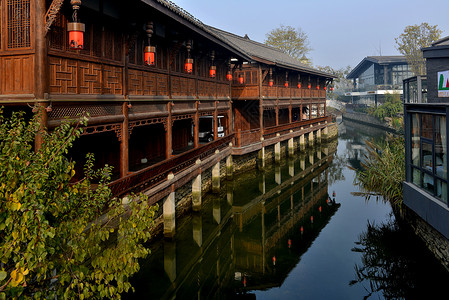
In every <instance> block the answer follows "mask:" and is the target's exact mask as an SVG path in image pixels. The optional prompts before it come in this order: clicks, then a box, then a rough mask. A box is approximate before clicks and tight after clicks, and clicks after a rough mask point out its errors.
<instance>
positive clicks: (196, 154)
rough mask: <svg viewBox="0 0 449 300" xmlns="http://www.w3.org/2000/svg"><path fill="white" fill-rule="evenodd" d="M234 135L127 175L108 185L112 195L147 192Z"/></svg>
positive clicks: (210, 152) (211, 151)
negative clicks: (169, 175)
mask: <svg viewBox="0 0 449 300" xmlns="http://www.w3.org/2000/svg"><path fill="white" fill-rule="evenodd" d="M233 138H234V134H230V135H228V136H226V137H223V138H221V139H218V140H216V141H213V142H211V143H208V144H206V145H203V146H200V147H198V148H195V149H192V150H190V151H187V152H184V153H182V154H180V155H177V156H175V157H173V158H170V159H167V160H164V161H163V162H160V163H158V164H155V165H153V166H150V167H148V168H145V169H143V170H140V171H137V172H135V173H132V174H129V175H127V176H125V177H123V178H120V179H118V180H116V181H113V182H111V183H110V184H109V187H110V189H111V191H112V195H113V196H114V197H116V196H122V195H125V194H127V193H131V192H140V191H144V190H147V189H149V188H151V187H153V186H155V185H157V184H159V183H161V182H163V181H164V180H166V179H167V176H168V174H170V173H173V174H177V173H179V172H181V171H183V170H185V169H187V168H188V167H190V166H192V165H194V164H195V162H196V160H197V159H204V158H206V157H208V156H210V155H212V154H214V153H215V151H216V150H217V149H218V150H222V149H224V148H226V146H227V145H228V144H229V142H231V141H232V140H233Z"/></svg>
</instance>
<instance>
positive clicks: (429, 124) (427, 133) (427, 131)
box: [421, 114, 433, 139]
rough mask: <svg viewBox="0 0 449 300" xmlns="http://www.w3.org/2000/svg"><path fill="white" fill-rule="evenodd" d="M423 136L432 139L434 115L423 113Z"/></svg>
mask: <svg viewBox="0 0 449 300" xmlns="http://www.w3.org/2000/svg"><path fill="white" fill-rule="evenodd" d="M421 122H422V123H421V136H422V137H424V138H428V139H432V138H433V135H432V132H433V116H432V115H428V114H423V115H422V119H421Z"/></svg>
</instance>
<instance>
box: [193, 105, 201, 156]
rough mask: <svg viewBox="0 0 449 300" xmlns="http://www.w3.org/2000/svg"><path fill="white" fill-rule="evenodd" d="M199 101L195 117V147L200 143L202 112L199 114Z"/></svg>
mask: <svg viewBox="0 0 449 300" xmlns="http://www.w3.org/2000/svg"><path fill="white" fill-rule="evenodd" d="M199 106H200V105H199V101H196V103H195V107H196V112H195V119H194V120H193V147H194V148H198V146H199V145H200V134H199V132H200V114H199Z"/></svg>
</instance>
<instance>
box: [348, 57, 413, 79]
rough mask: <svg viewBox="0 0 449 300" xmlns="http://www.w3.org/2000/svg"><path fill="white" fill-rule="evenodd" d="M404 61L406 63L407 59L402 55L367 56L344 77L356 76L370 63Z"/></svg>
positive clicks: (380, 63)
mask: <svg viewBox="0 0 449 300" xmlns="http://www.w3.org/2000/svg"><path fill="white" fill-rule="evenodd" d="M404 63H407V60H406V59H405V56H403V55H389V56H367V57H365V58H364V59H363V60H362V61H361V62H360V63H359V64H358V65H357V66H356V67H355V68H354V69H352V71H351V72H350V73H349V74H348V75H347V76H346V78H348V79H349V78H357V77H358V76H359V75H360V74H361V73H362V72H363V71H365V70H366V68H368V67H369V66H370V65H371V64H379V65H388V64H404Z"/></svg>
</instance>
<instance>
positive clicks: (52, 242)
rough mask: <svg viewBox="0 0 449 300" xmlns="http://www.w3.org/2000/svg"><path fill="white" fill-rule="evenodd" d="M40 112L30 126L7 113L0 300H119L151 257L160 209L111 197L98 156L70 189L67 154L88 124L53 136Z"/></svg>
mask: <svg viewBox="0 0 449 300" xmlns="http://www.w3.org/2000/svg"><path fill="white" fill-rule="evenodd" d="M39 113H41V112H38V113H37V114H36V115H35V116H34V117H33V118H32V119H31V120H28V121H27V120H26V118H25V116H24V113H23V112H16V113H13V115H12V117H11V118H5V117H4V116H3V112H2V109H0V146H1V154H0V203H1V207H0V230H1V231H0V261H1V266H0V298H2V299H5V298H16V297H22V298H28V297H34V298H44V297H48V298H55V297H58V298H65V299H72V298H79V299H83V298H105V297H107V298H120V293H121V292H124V291H128V290H129V289H130V288H131V284H130V283H129V280H128V278H129V276H131V275H132V274H133V273H135V272H136V271H137V270H138V269H139V264H138V259H139V258H141V257H145V256H146V255H148V254H149V250H148V249H147V248H145V247H144V246H143V245H142V244H141V243H142V242H144V241H146V240H148V238H149V237H150V234H149V232H148V228H149V226H151V225H152V224H153V216H154V213H155V210H156V209H157V208H155V207H149V206H148V205H147V201H146V200H147V199H146V198H145V197H144V195H139V196H138V197H130V198H129V199H117V198H111V192H110V189H109V188H108V182H109V180H110V178H109V176H110V175H109V174H110V173H111V167H108V166H105V167H104V168H102V169H100V170H93V162H94V161H93V156H92V155H88V158H87V163H86V165H85V178H84V179H83V180H81V181H80V182H78V183H74V184H73V183H71V182H70V180H71V178H72V177H73V175H74V174H75V171H74V162H72V161H70V160H68V159H67V158H66V156H65V154H67V152H68V149H69V148H70V147H71V146H72V143H73V142H74V140H75V139H76V138H78V137H79V136H80V135H81V133H82V131H83V128H82V126H83V125H84V124H86V121H87V117H82V118H80V120H79V121H73V122H69V121H67V122H65V123H63V124H62V125H61V126H60V127H58V128H56V129H55V130H54V131H52V132H46V131H43V130H41V129H40V126H39V121H38V120H39ZM36 134H40V135H41V136H42V137H43V144H42V147H41V148H40V149H39V150H38V151H34V149H33V146H32V145H33V142H34V139H35V136H36ZM92 182H95V185H93V183H92Z"/></svg>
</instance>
